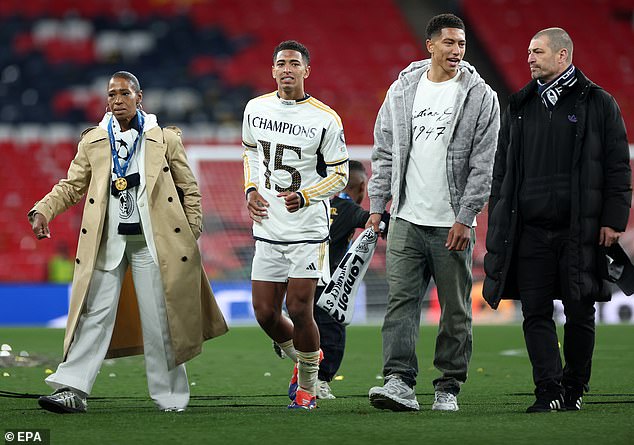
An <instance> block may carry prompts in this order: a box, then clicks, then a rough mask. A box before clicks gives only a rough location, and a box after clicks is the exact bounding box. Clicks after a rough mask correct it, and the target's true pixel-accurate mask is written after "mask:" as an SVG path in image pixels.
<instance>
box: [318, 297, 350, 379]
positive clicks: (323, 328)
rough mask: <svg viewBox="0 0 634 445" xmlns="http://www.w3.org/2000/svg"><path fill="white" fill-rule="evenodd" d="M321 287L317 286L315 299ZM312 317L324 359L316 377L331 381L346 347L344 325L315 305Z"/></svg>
mask: <svg viewBox="0 0 634 445" xmlns="http://www.w3.org/2000/svg"><path fill="white" fill-rule="evenodd" d="M323 289H324V288H323V287H319V288H317V293H316V294H317V295H316V297H315V301H317V299H318V298H319V295H321V292H322V291H323ZM313 313H314V317H315V322H316V323H317V327H318V328H319V338H320V347H321V350H322V351H323V352H324V359H323V360H322V361H321V363H320V364H319V372H318V374H317V377H318V378H319V380H323V381H326V382H330V381H332V379H333V378H334V377H335V375H336V374H337V371H338V370H339V367H340V366H341V362H342V361H343V353H344V350H345V347H346V327H345V326H344V325H342V324H341V323H338V322H337V321H335V320H334V319H333V318H332V317H331V316H330V315H328V312H326V311H324V310H323V309H322V308H320V307H318V306H317V305H315V306H314V311H313Z"/></svg>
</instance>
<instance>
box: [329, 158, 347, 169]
mask: <svg viewBox="0 0 634 445" xmlns="http://www.w3.org/2000/svg"><path fill="white" fill-rule="evenodd" d="M346 162H348V158H344V159H341V160H340V161H333V162H326V165H328V166H330V167H334V166H336V165H341V164H345V163H346Z"/></svg>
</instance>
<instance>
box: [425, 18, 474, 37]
mask: <svg viewBox="0 0 634 445" xmlns="http://www.w3.org/2000/svg"><path fill="white" fill-rule="evenodd" d="M443 28H458V29H462V30H463V31H464V30H465V27H464V22H463V21H462V19H461V18H460V17H458V16H457V15H453V14H440V15H437V16H436V17H432V19H431V20H430V21H429V23H427V29H426V30H425V35H426V36H427V39H428V40H431V38H432V37H434V36H436V35H438V34H440V33H441V32H442V29H443Z"/></svg>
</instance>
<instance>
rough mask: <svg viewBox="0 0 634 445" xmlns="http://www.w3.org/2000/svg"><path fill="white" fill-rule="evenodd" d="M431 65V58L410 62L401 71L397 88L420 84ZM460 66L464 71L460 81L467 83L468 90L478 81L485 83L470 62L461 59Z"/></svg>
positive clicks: (463, 83) (395, 86)
mask: <svg viewBox="0 0 634 445" xmlns="http://www.w3.org/2000/svg"><path fill="white" fill-rule="evenodd" d="M430 66H431V59H424V60H416V61H414V62H412V63H410V64H409V66H408V67H407V68H405V69H404V70H403V71H401V72H400V73H399V75H398V79H397V81H396V82H395V85H394V88H395V90H396V91H399V90H406V89H407V88H408V87H411V86H412V85H418V82H419V81H420V79H421V77H422V76H423V73H425V72H426V71H427V70H428V69H429V68H430ZM459 66H460V69H461V71H462V80H461V81H460V83H461V84H462V85H466V89H467V90H469V89H470V88H471V87H473V86H475V85H477V84H478V83H484V79H482V77H480V75H479V74H478V72H477V71H476V69H475V67H474V66H473V65H471V64H470V63H469V62H467V61H465V60H461V61H460V64H459Z"/></svg>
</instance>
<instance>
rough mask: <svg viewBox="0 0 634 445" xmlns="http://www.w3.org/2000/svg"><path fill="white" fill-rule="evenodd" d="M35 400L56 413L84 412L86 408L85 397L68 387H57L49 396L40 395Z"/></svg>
mask: <svg viewBox="0 0 634 445" xmlns="http://www.w3.org/2000/svg"><path fill="white" fill-rule="evenodd" d="M37 402H38V403H39V405H40V406H41V407H42V408H44V409H45V410H47V411H51V412H53V413H57V414H74V413H85V412H86V410H87V408H88V405H87V404H86V399H84V398H83V397H80V396H79V395H77V394H76V393H75V392H73V391H71V390H70V388H62V389H58V390H57V391H55V392H54V393H53V394H51V395H50V396H42V397H40V398H39V399H38V401H37Z"/></svg>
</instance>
